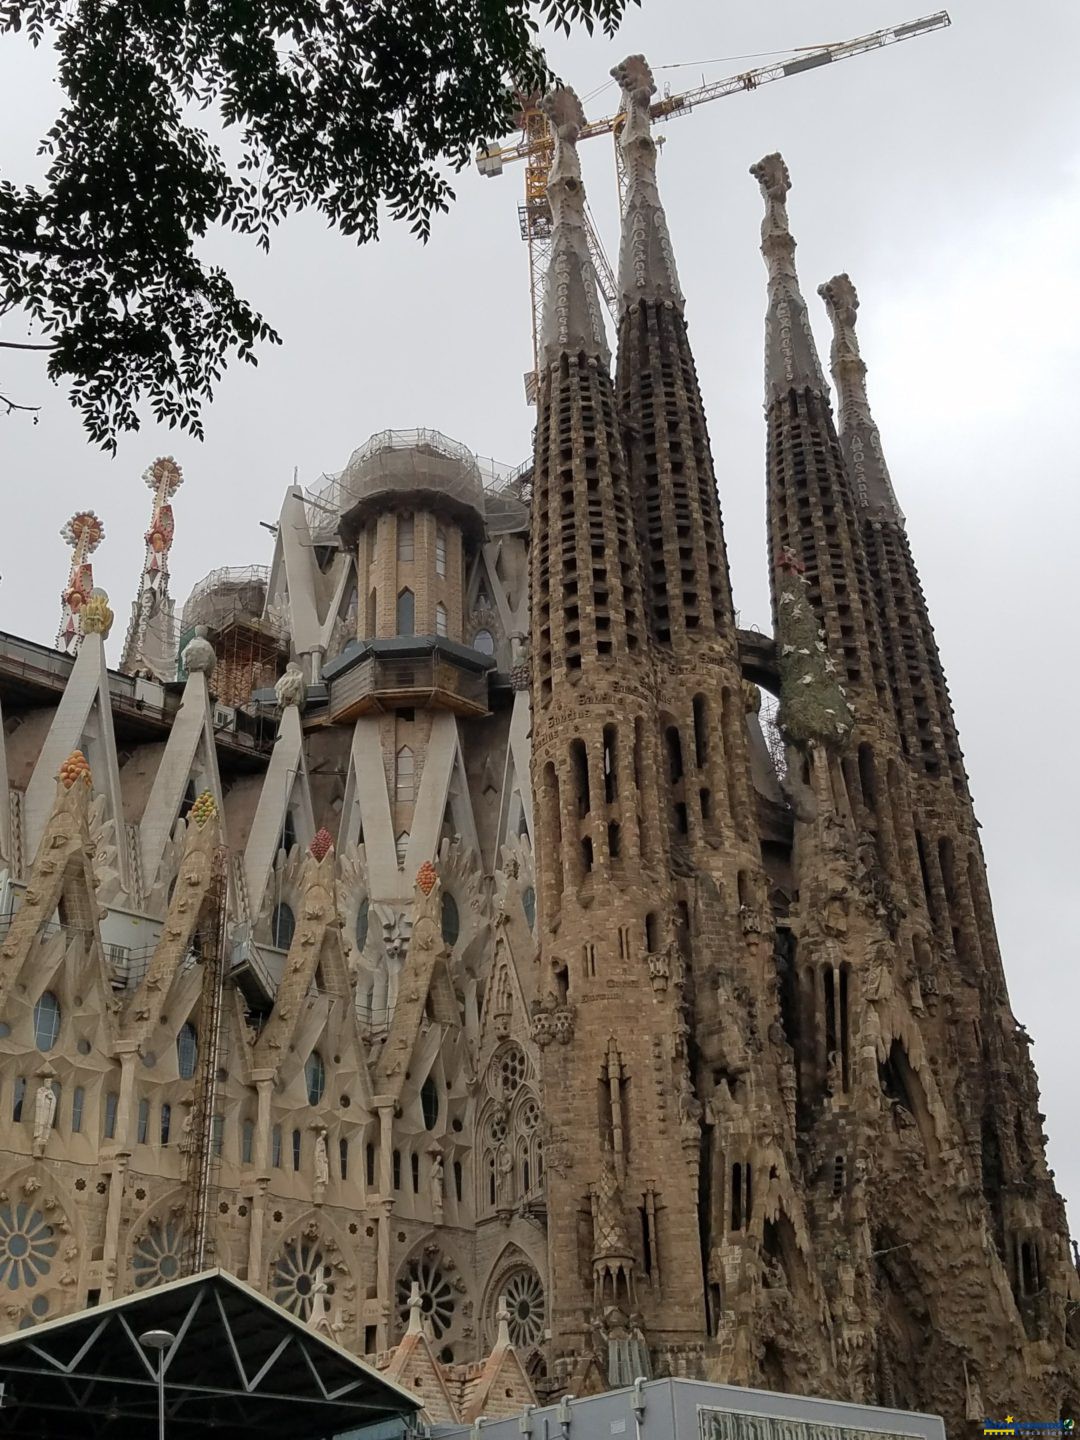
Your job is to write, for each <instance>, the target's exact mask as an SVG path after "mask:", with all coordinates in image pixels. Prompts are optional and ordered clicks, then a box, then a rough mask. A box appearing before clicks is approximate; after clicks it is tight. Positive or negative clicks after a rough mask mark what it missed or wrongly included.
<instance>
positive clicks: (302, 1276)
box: [270, 1240, 334, 1320]
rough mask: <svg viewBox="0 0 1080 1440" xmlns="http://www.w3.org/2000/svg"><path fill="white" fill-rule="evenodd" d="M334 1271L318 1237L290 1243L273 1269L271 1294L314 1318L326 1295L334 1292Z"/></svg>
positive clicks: (296, 1311)
mask: <svg viewBox="0 0 1080 1440" xmlns="http://www.w3.org/2000/svg"><path fill="white" fill-rule="evenodd" d="M331 1274H332V1271H331V1269H330V1266H329V1265H327V1264H326V1260H325V1257H324V1256H323V1253H322V1250H321V1249H320V1248H319V1244H318V1242H317V1241H316V1240H298V1241H296V1242H294V1243H293V1244H290V1245H286V1247H285V1249H284V1250H283V1251H282V1252H281V1255H280V1256H279V1257H278V1259H277V1261H276V1263H275V1265H274V1268H273V1270H272V1271H271V1272H270V1298H271V1300H273V1301H275V1302H276V1303H277V1304H278V1305H280V1306H281V1308H282V1309H283V1310H288V1311H289V1313H290V1314H291V1315H295V1316H297V1318H298V1319H300V1320H310V1319H311V1316H312V1314H313V1313H314V1311H315V1308H316V1304H317V1303H318V1306H319V1309H320V1310H321V1309H323V1308H324V1305H323V1297H329V1296H331V1295H333V1293H334V1287H333V1285H332V1284H331V1283H330V1276H331Z"/></svg>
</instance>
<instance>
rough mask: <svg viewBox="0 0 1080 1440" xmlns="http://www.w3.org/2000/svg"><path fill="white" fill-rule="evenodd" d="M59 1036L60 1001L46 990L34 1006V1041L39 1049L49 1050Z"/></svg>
mask: <svg viewBox="0 0 1080 1440" xmlns="http://www.w3.org/2000/svg"><path fill="white" fill-rule="evenodd" d="M59 1038H60V1001H59V1000H57V998H56V996H55V995H54V994H53V993H52V991H51V990H46V991H45V993H44V995H42V997H41V999H40V1000H39V1001H38V1002H37V1004H36V1005H35V1006H34V1043H35V1044H36V1045H37V1048H38V1049H39V1050H51V1049H52V1048H53V1046H54V1045H55V1044H56V1042H57V1040H58V1039H59Z"/></svg>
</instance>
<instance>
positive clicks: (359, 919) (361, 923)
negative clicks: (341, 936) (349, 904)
mask: <svg viewBox="0 0 1080 1440" xmlns="http://www.w3.org/2000/svg"><path fill="white" fill-rule="evenodd" d="M370 906H371V902H370V901H369V900H368V898H367V896H366V895H365V896H364V898H363V900H361V901H360V905H359V908H358V909H357V912H356V948H357V950H363V948H364V946H365V945H366V944H367V932H368V914H369V911H370Z"/></svg>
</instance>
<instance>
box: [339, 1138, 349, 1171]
mask: <svg viewBox="0 0 1080 1440" xmlns="http://www.w3.org/2000/svg"><path fill="white" fill-rule="evenodd" d="M338 1173H339V1175H340V1176H341V1178H342V1180H347V1179H348V1178H349V1142H348V1140H339V1141H338Z"/></svg>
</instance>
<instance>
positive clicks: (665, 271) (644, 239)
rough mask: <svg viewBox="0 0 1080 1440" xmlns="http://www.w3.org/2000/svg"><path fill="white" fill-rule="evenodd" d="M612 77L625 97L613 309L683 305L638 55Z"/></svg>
mask: <svg viewBox="0 0 1080 1440" xmlns="http://www.w3.org/2000/svg"><path fill="white" fill-rule="evenodd" d="M611 73H612V75H613V76H614V78H615V79H616V80H617V81H618V82H619V85H620V87H621V89H622V92H623V96H624V98H625V109H626V120H625V123H624V125H623V131H622V137H621V141H620V144H621V146H622V153H623V160H624V163H625V166H626V178H627V189H626V208H625V209H624V211H623V217H622V242H621V244H620V247H619V313H620V314H622V313H623V312H624V311H625V310H627V309H629V307H630V306H631V305H633V304H635V303H636V302H637V301H638V300H657V301H661V302H663V303H665V304H669V305H673V306H675V307H676V308H677V309H679V310H682V308H683V303H684V302H683V293H682V291H681V290H680V288H679V276H678V272H677V271H676V269H675V254H674V251H673V250H672V246H671V236H670V235H669V233H668V225H667V216H666V215H665V214H664V207H663V205H662V204H661V203H660V192H659V190H658V188H657V184H656V156H657V146H656V141H655V140H654V139H653V136H652V115H651V113H650V105H651V102H652V97H653V96H654V95H655V94H656V85H655V82H654V81H653V74H652V71H651V70H650V69H649V66H648V64H647V62H646V60H645V57H644V55H629V56H628V57H627V58H626V59H625V60H624V61H623V62H622V64H621V65H616V66H615V68H614V70H612V72H611Z"/></svg>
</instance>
